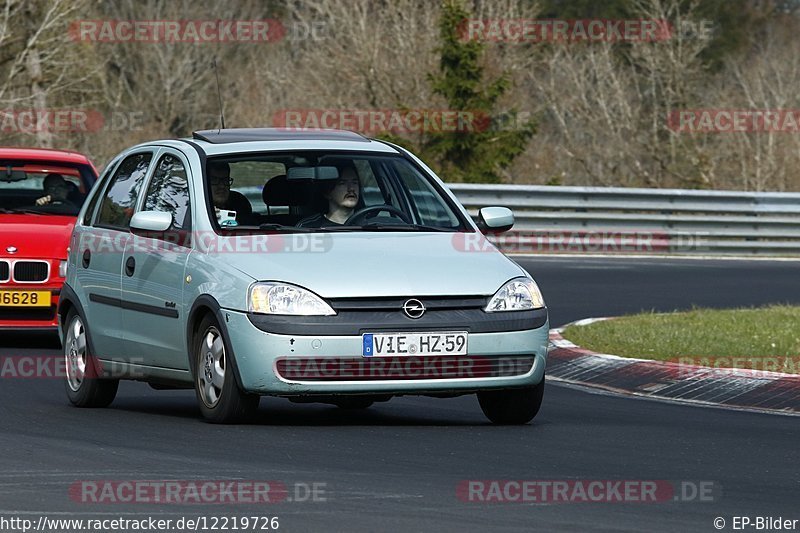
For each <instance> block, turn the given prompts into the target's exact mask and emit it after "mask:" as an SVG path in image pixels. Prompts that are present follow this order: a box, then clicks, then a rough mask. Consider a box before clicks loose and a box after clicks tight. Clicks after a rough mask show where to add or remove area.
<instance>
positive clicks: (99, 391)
mask: <svg viewBox="0 0 800 533" xmlns="http://www.w3.org/2000/svg"><path fill="white" fill-rule="evenodd" d="M64 323H65V324H66V325H67V327H66V329H65V330H64V342H63V345H64V359H65V365H66V367H65V370H66V380H65V381H64V385H65V388H66V390H67V397H68V398H69V401H70V402H71V403H72V404H73V405H75V406H77V407H108V406H109V405H111V402H113V401H114V398H116V396H117V389H118V388H119V380H116V379H101V377H100V376H101V375H102V368H101V367H100V362H99V361H98V360H97V359H96V358H95V357H93V356H92V354H91V353H90V351H89V343H88V336H89V331H88V330H87V329H86V327H85V325H84V323H83V319H82V318H81V316H80V315H79V314H78V313H76V312H75V310H74V309H73V310H72V311H70V312H69V313H68V314H67V319H66V320H65V321H64Z"/></svg>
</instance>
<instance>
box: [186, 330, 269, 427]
mask: <svg viewBox="0 0 800 533" xmlns="http://www.w3.org/2000/svg"><path fill="white" fill-rule="evenodd" d="M197 331H198V334H197V336H196V337H195V339H194V343H193V345H192V350H193V355H192V357H194V361H195V372H194V373H195V377H194V390H195V394H196V396H197V403H198V405H199V406H200V412H201V413H202V414H203V418H205V419H206V420H207V421H208V422H211V423H214V424H230V423H235V422H242V421H246V420H247V419H249V418H250V417H251V416H252V415H253V414H254V413H255V411H256V409H258V402H259V400H260V399H261V398H260V397H259V396H257V395H254V394H247V393H244V392H242V391H241V390H240V389H239V385H238V384H237V383H236V376H235V375H234V370H233V362H232V360H231V354H230V350H229V348H228V346H229V344H228V343H227V342H226V341H225V338H224V336H223V335H224V334H223V332H222V328H220V327H219V324H218V323H217V321H216V319H215V318H214V317H213V316H211V315H207V316H206V317H204V318H203V321H202V322H200V327H199V328H198V329H197Z"/></svg>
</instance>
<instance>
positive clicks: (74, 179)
mask: <svg viewBox="0 0 800 533" xmlns="http://www.w3.org/2000/svg"><path fill="white" fill-rule="evenodd" d="M94 180H95V175H94V171H93V170H92V168H91V167H90V166H89V165H79V164H74V163H64V162H53V163H48V162H42V161H25V160H2V161H0V213H9V212H15V213H16V212H36V213H41V214H56V215H69V216H77V214H78V211H80V209H81V206H82V205H83V202H84V200H85V199H86V195H87V194H88V192H89V189H91V187H92V185H93V184H94Z"/></svg>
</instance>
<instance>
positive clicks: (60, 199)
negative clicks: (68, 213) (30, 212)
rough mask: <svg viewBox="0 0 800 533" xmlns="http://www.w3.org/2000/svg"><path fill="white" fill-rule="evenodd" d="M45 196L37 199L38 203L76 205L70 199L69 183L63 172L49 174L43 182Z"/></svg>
mask: <svg viewBox="0 0 800 533" xmlns="http://www.w3.org/2000/svg"><path fill="white" fill-rule="evenodd" d="M43 189H44V196H42V197H41V198H37V199H36V205H38V206H42V205H61V206H67V207H76V206H75V204H73V203H72V202H70V201H69V199H68V198H67V196H68V195H69V185H68V184H67V180H65V179H64V176H62V175H61V174H48V175H47V177H46V178H44V183H43Z"/></svg>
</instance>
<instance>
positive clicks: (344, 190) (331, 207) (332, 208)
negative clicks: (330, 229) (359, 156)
mask: <svg viewBox="0 0 800 533" xmlns="http://www.w3.org/2000/svg"><path fill="white" fill-rule="evenodd" d="M360 189H361V186H360V182H359V180H358V173H357V172H356V168H355V167H354V166H350V165H348V166H346V167H344V168H343V169H342V170H341V174H340V175H339V179H337V180H336V181H335V182H333V183H332V184H326V187H325V189H324V190H323V191H322V196H323V197H324V198H325V199H326V200H327V201H328V211H327V212H326V213H318V214H316V215H313V216H310V217H308V218H306V219H303V220H301V221H300V222H298V224H297V227H299V228H322V227H326V226H341V225H343V224H344V223H345V222H347V219H348V218H350V216H351V215H352V214H353V212H354V211H355V208H356V205H358V199H359V190H360Z"/></svg>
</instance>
